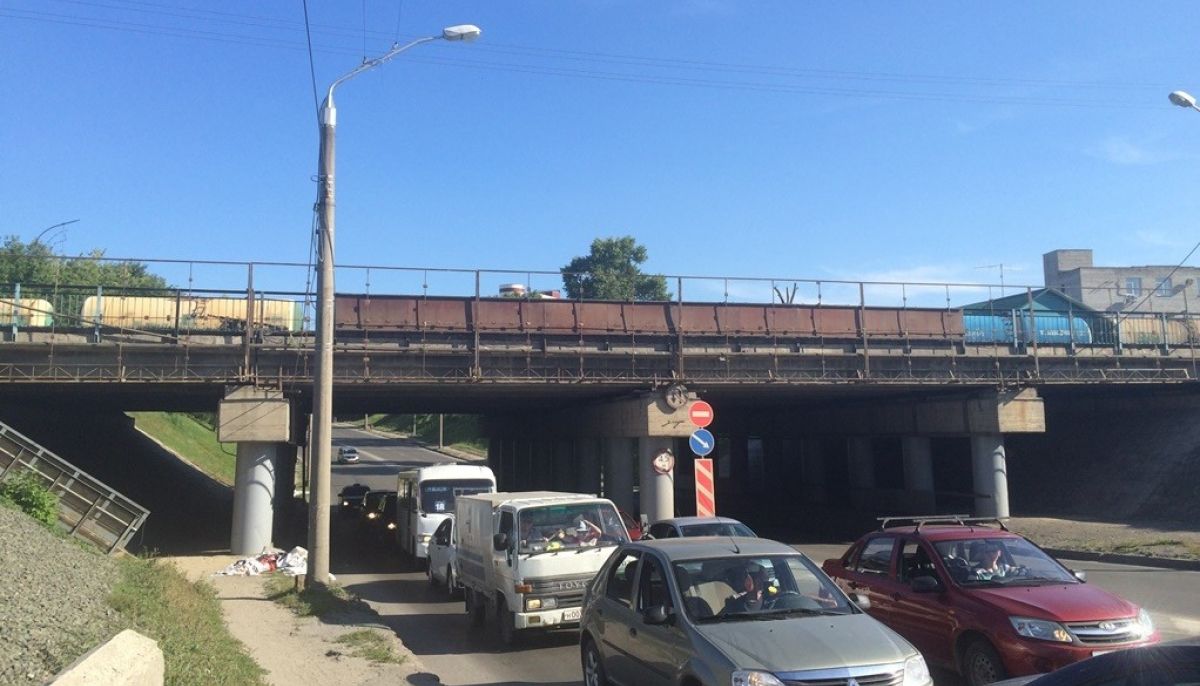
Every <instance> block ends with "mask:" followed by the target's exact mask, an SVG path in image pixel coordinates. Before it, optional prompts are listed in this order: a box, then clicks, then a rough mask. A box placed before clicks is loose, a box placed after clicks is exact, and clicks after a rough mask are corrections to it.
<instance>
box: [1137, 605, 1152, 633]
mask: <svg viewBox="0 0 1200 686" xmlns="http://www.w3.org/2000/svg"><path fill="white" fill-rule="evenodd" d="M1136 630H1137V633H1138V637H1139V638H1146V637H1147V636H1149V635H1150V634H1152V633H1154V620H1152V619H1150V613H1149V612H1146V610H1145V609H1142V610H1141V611H1139V612H1138V616H1137V624H1136Z"/></svg>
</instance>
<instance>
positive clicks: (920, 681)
mask: <svg viewBox="0 0 1200 686" xmlns="http://www.w3.org/2000/svg"><path fill="white" fill-rule="evenodd" d="M932 683H933V677H931V676H930V675H929V666H928V665H926V664H925V658H923V657H921V656H920V655H913V656H912V657H910V658H908V659H907V660H905V661H904V686H930V684H932Z"/></svg>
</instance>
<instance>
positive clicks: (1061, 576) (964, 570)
mask: <svg viewBox="0 0 1200 686" xmlns="http://www.w3.org/2000/svg"><path fill="white" fill-rule="evenodd" d="M934 547H935V548H936V549H937V552H938V555H940V556H941V558H942V565H943V566H945V568H946V572H947V573H948V574H949V575H950V577H951V578H952V579H954V581H955V582H957V583H959V584H961V585H963V586H968V587H971V586H1021V585H1046V584H1062V583H1078V581H1077V580H1076V579H1075V577H1074V576H1072V575H1071V573H1070V572H1068V571H1067V570H1066V569H1064V568H1063V566H1062V565H1060V564H1059V563H1058V562H1056V561H1055V560H1054V559H1053V558H1051V557H1050V556H1049V555H1047V554H1046V553H1044V552H1042V551H1041V549H1040V548H1038V547H1037V546H1035V545H1033V544H1032V543H1030V542H1029V541H1026V540H1025V539H1023V538H1015V537H1003V538H1001V537H995V538H974V539H969V540H957V541H938V542H937V543H935V544H934Z"/></svg>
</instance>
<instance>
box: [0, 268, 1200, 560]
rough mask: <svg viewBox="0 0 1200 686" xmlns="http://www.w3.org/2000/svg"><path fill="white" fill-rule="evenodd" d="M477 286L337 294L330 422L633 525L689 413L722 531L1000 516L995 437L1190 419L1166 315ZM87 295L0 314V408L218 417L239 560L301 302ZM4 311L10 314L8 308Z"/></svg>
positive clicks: (300, 363) (293, 364)
mask: <svg viewBox="0 0 1200 686" xmlns="http://www.w3.org/2000/svg"><path fill="white" fill-rule="evenodd" d="M479 282H480V276H479V273H478V272H477V273H476V274H475V283H476V286H475V292H474V294H470V295H466V296H461V297H450V296H440V297H439V296H428V295H424V294H423V295H419V296H367V295H348V296H340V297H339V305H338V307H339V314H338V329H337V334H336V343H335V363H334V383H335V389H334V397H335V401H334V402H335V412H336V413H337V414H338V415H341V416H348V415H355V414H359V413H363V412H391V413H408V412H458V413H477V414H481V415H484V416H485V417H486V418H487V420H488V421H487V425H488V430H489V436H490V445H489V457H488V459H489V462H490V464H491V465H492V466H493V468H494V469H495V471H496V472H497V475H498V478H499V479H500V481H501V485H502V487H510V488H513V487H531V488H559V489H580V490H587V491H596V492H603V493H605V494H607V495H609V496H610V497H612V498H613V499H614V500H615V501H617V502H618V504H620V505H622V506H623V507H625V508H626V509H627V510H630V511H638V510H640V511H641V512H642V513H643V514H646V515H647V516H648V517H649V518H651V519H657V518H661V517H665V516H670V515H672V514H674V513H675V512H677V511H679V512H684V513H686V512H688V511H689V510H690V500H691V499H690V497H689V496H690V494H691V491H692V489H693V484H694V482H693V480H692V472H691V465H690V460H685V459H680V460H678V461H677V463H676V464H677V466H676V468H675V470H674V471H668V472H665V473H664V472H661V471H656V470H655V469H654V468H653V458H654V457H655V456H657V455H659V454H661V453H663V452H664V451H671V452H672V453H673V454H674V455H676V456H680V457H682V456H684V454H685V452H686V440H685V439H686V437H687V435H688V434H689V433H690V432H691V427H690V425H689V423H688V422H687V421H686V420H685V418H684V416H685V413H686V405H687V403H688V402H689V401H690V399H693V398H696V397H700V398H703V399H705V400H707V401H709V402H710V403H712V404H713V405H714V406H715V407H716V408H717V421H716V423H715V424H714V425H713V427H712V429H713V431H714V433H715V434H716V435H717V438H718V447H717V455H716V457H717V465H718V475H717V478H718V492H719V493H720V494H721V495H719V496H718V497H719V501H720V502H722V504H723V505H729V506H731V507H732V509H733V510H734V511H738V509H739V508H744V507H750V505H748V503H755V502H757V503H762V502H769V503H772V504H771V505H770V507H769V508H767V509H770V510H771V511H772V516H778V517H787V516H790V514H791V513H792V510H788V509H787V508H784V507H783V506H782V505H780V503H789V504H790V506H796V504H797V503H805V504H809V505H831V504H839V505H849V506H851V507H852V508H854V509H855V510H857V511H859V512H862V513H866V514H882V513H896V512H929V511H933V510H935V509H936V510H943V511H945V510H955V511H963V510H973V511H974V512H975V513H977V514H981V515H999V516H1004V515H1007V514H1008V507H1009V506H1008V478H1007V467H1006V464H1007V457H1008V456H1007V455H1006V448H1005V437H1006V436H1013V435H1025V434H1036V433H1040V432H1042V431H1044V430H1045V429H1046V419H1045V418H1046V406H1047V404H1056V403H1061V404H1063V405H1064V406H1065V405H1070V404H1073V403H1077V402H1078V401H1079V400H1080V399H1081V398H1089V397H1094V396H1096V395H1098V394H1100V395H1105V396H1109V397H1118V398H1122V397H1124V398H1137V397H1142V396H1144V395H1145V394H1147V393H1149V394H1154V395H1156V396H1162V395H1164V394H1165V395H1168V396H1174V395H1177V396H1178V397H1180V398H1182V399H1183V400H1182V401H1181V402H1190V401H1189V400H1187V399H1188V398H1190V395H1191V393H1192V390H1193V388H1194V387H1195V383H1194V382H1195V381H1196V379H1197V357H1196V352H1197V351H1196V348H1197V347H1200V343H1198V342H1197V341H1196V340H1194V339H1193V338H1192V337H1191V336H1190V334H1189V335H1188V336H1187V337H1186V339H1185V340H1183V341H1180V340H1178V339H1174V340H1168V338H1167V337H1166V335H1165V334H1166V332H1167V328H1166V325H1167V322H1166V320H1165V318H1164V319H1163V329H1162V331H1163V332H1164V337H1163V340H1162V341H1161V342H1159V343H1154V344H1150V345H1129V344H1128V343H1126V342H1125V341H1124V339H1123V338H1114V339H1113V340H1112V341H1111V342H1105V341H1100V340H1099V337H1098V336H1097V338H1095V339H1093V338H1090V337H1089V338H1088V339H1087V340H1086V341H1084V340H1077V339H1076V334H1075V332H1076V330H1077V329H1076V326H1075V325H1074V324H1073V323H1071V324H1068V325H1067V327H1066V329H1067V331H1068V334H1067V335H1066V337H1065V338H1062V337H1060V338H1059V339H1055V338H1054V337H1052V336H1047V337H1045V338H1043V339H1042V340H1039V331H1040V330H1041V329H1040V328H1037V329H1035V330H1032V331H1031V335H1029V336H1022V335H1020V334H1019V333H1018V334H1016V335H1015V337H1013V338H1012V340H1008V341H1003V340H1001V339H998V338H995V337H992V338H991V340H986V341H982V342H981V341H979V340H978V338H976V339H975V340H972V339H971V336H970V334H969V333H966V334H965V333H964V331H963V329H962V315H961V311H956V310H955V309H954V308H952V307H949V306H947V307H909V306H908V303H907V301H904V302H902V303H901V304H900V306H891V307H887V306H879V305H870V304H868V303H867V302H866V300H865V297H864V296H863V294H864V293H866V292H867V291H868V290H869V289H868V288H867V287H866V286H864V285H863V284H858V287H857V290H858V293H859V295H860V297H859V298H858V302H856V303H855V302H850V303H843V304H840V305H839V304H832V303H827V302H821V301H818V302H817V303H816V304H812V305H792V304H786V305H779V304H764V303H757V304H755V303H736V302H690V301H685V300H684V299H683V298H682V297H681V296H680V297H678V298H677V300H676V301H674V302H671V303H657V304H650V305H648V306H647V305H643V304H632V303H611V302H609V303H605V302H599V303H598V302H587V301H555V302H553V303H537V302H535V301H529V300H507V299H500V298H485V297H482V296H481V295H480V291H479V285H478V284H479ZM901 288H903V287H901ZM682 290H683V284H682V281H680V282H679V286H678V292H679V293H682ZM23 293H24V295H29V294H31V293H36V291H34V290H32V289H30V288H28V287H26V289H25V290H24V291H23ZM209 295H210V296H211V295H212V294H209ZM88 297H89V298H93V297H94V300H84V301H83V302H84V305H83V311H82V312H81V314H80V315H79V316H77V317H75V318H74V320H72V319H70V318H56V319H55V320H53V321H51V322H50V323H49V325H48V326H47V325H46V322H42V324H43V325H42V326H36V325H32V326H31V325H29V322H28V321H26V322H23V323H22V322H19V321H17V319H18V318H17V317H10V319H11V320H12V321H11V322H10V323H11V326H6V327H5V329H4V330H3V331H4V339H3V342H0V389H2V390H0V394H2V396H3V397H4V398H6V399H7V400H8V401H9V402H13V401H16V402H20V403H22V404H39V403H44V404H45V406H47V407H65V406H68V405H74V406H77V407H84V408H86V407H87V406H88V405H89V404H103V406H105V407H110V408H113V407H119V408H121V409H125V410H168V411H205V412H212V411H214V410H218V409H220V411H221V413H222V419H223V426H224V428H225V429H226V433H225V437H226V438H227V439H229V440H232V441H235V442H238V443H239V448H238V462H239V468H238V484H237V486H236V487H235V502H236V503H240V504H239V505H235V509H236V508H241V509H242V510H243V513H246V512H248V513H249V515H246V516H244V517H236V516H235V519H236V520H238V521H242V522H243V526H241V527H240V528H239V527H238V526H235V532H234V538H235V543H239V544H240V546H241V547H242V548H244V549H245V550H251V551H256V550H257V549H259V548H260V547H261V543H262V542H264V539H263V536H264V535H265V536H266V537H267V539H266V540H269V532H270V527H269V516H267V517H266V521H267V522H268V525H266V527H265V529H264V527H263V524H262V522H263V520H264V517H263V512H268V513H269V508H270V502H271V498H270V496H269V495H268V496H263V495H262V494H263V493H268V492H269V491H271V490H272V489H273V484H274V481H275V480H276V479H277V478H284V479H286V475H287V474H289V473H290V470H291V469H293V468H294V464H295V460H296V457H297V455H298V454H299V456H300V459H301V460H302V459H303V450H297V446H302V445H303V443H304V438H303V437H304V435H305V432H306V426H307V421H306V417H307V414H308V412H309V410H310V407H311V386H312V369H313V359H314V358H313V337H312V332H311V331H310V330H308V329H310V328H311V327H308V326H306V324H307V320H303V319H302V318H301V319H299V320H298V321H300V322H301V323H300V325H298V326H289V327H280V326H273V325H268V323H267V318H266V316H265V315H263V314H262V313H263V312H264V311H265V309H264V308H265V307H266V306H267V305H268V304H270V303H278V302H284V301H285V299H286V297H293V298H302V296H301V295H300V294H298V293H291V294H287V293H275V294H268V293H264V292H260V291H256V290H255V289H254V287H253V286H251V287H249V288H247V289H246V290H245V291H238V292H232V291H231V292H222V293H220V300H221V301H222V302H223V303H224V302H225V301H233V302H234V305H233V306H232V307H233V309H232V310H230V311H226V312H225V313H224V314H223V315H222V316H221V317H220V320H219V321H220V323H219V326H215V327H214V326H198V325H196V322H197V320H196V319H195V318H194V317H193V318H191V319H187V317H185V314H186V313H187V312H188V311H194V310H195V308H196V304H195V301H196V299H197V296H196V295H195V293H194V292H193V291H191V290H189V291H188V292H187V293H186V294H185V293H184V292H183V291H181V290H175V291H167V292H161V291H160V292H155V293H154V294H153V295H145V294H129V293H125V294H121V293H114V292H113V291H112V290H111V289H110V290H109V291H108V292H106V293H103V294H100V293H97V294H96V295H95V296H88ZM212 297H215V296H212ZM105 298H107V302H108V303H110V305H109V306H110V307H111V306H112V305H111V304H112V303H114V302H117V303H121V304H122V306H125V305H131V304H132V303H134V300H135V299H139V298H140V299H141V301H149V302H150V304H152V305H153V306H155V307H158V308H159V310H158V311H157V313H153V314H152V315H147V316H145V317H143V318H142V319H141V320H136V319H132V318H127V319H117V320H113V319H112V318H110V316H109V312H108V311H107V310H106V311H104V312H101V311H100V309H99V308H100V307H101V306H102V305H101V303H104V302H106V301H105ZM949 300H950V298H949V297H947V303H948V302H949ZM141 301H139V302H141ZM11 302H12V303H15V304H16V308H15V309H14V310H10V312H12V311H15V310H16V309H20V308H21V307H23V306H24V305H22V303H23V302H24V300H22V299H20V298H16V297H14V298H13V300H12V301H11ZM47 302H49V301H47ZM75 302H79V300H76V301H75ZM215 302H216V300H213V303H215ZM296 302H299V300H297V301H296ZM239 303H240V304H239ZM142 304H143V305H144V304H145V303H144V302H143V303H142ZM208 306H209V307H212V308H216V307H217V305H215V304H212V303H210V304H209V305H208ZM221 306H222V307H226V309H227V310H228V308H229V307H230V306H229V305H228V303H225V304H223V305H221ZM41 307H45V305H41ZM2 308H3V303H2V302H0V309H2ZM88 308H95V311H96V312H95V316H93V317H91V318H88V317H87V316H85V315H86V314H87V312H88ZM238 308H243V309H242V310H241V311H242V312H243V313H244V314H242V315H241V316H240V319H239V317H238V316H236V313H237V311H238ZM65 309H70V306H67V307H63V306H59V307H58V308H56V310H55V311H56V312H61V311H62V310H65ZM230 312H233V313H234V315H235V316H231V315H230ZM1064 314H1065V315H1066V317H1067V318H1068V321H1070V322H1074V317H1075V313H1064ZM0 315H2V312H0ZM1004 316H1007V315H1001V318H1003V317H1004ZM1019 316H1020V315H1018V314H1013V315H1012V317H1013V319H1012V321H1013V329H1014V330H1016V331H1019V330H1020V328H1021V323H1020V320H1019ZM1039 316H1040V315H1039ZM185 319H186V321H185ZM1189 321H1190V320H1189ZM247 322H249V325H247ZM596 322H601V323H600V324H597V323H596ZM1118 326H1119V323H1118ZM1093 329H1094V330H1096V331H1097V332H1098V331H1099V326H1093ZM1189 330H1190V329H1189ZM1123 343H1124V344H1123ZM944 473H952V476H953V478H949V479H947V478H943V476H944ZM255 483H258V484H260V485H261V484H267V485H269V486H271V488H268V489H265V490H264V489H262V488H252V487H251V485H252V484H255ZM255 494H257V495H255ZM677 494H678V495H679V496H680V497H679V499H678V503H677V502H676V495H677ZM723 510H725V511H729V510H730V508H728V507H723ZM264 531H265V534H264Z"/></svg>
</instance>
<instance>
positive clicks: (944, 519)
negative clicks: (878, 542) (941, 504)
mask: <svg viewBox="0 0 1200 686" xmlns="http://www.w3.org/2000/svg"><path fill="white" fill-rule="evenodd" d="M875 519H876V521H878V522H879V528H880V529H881V530H882V529H886V528H887V527H888V525H889V524H892V523H893V522H910V523H912V524H913V532H914V533H915V532H917V531H920V530H921V527H922V526H925V525H926V524H957V525H959V526H970V525H971V524H982V523H985V522H986V523H994V524H999V525H1000V528H1001V529H1003V530H1004V531H1008V526H1007V525H1006V524H1005V523H1004V518H1002V517H972V516H971V515H965V514H952V515H917V516H903V517H901V516H892V517H876V518H875Z"/></svg>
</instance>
